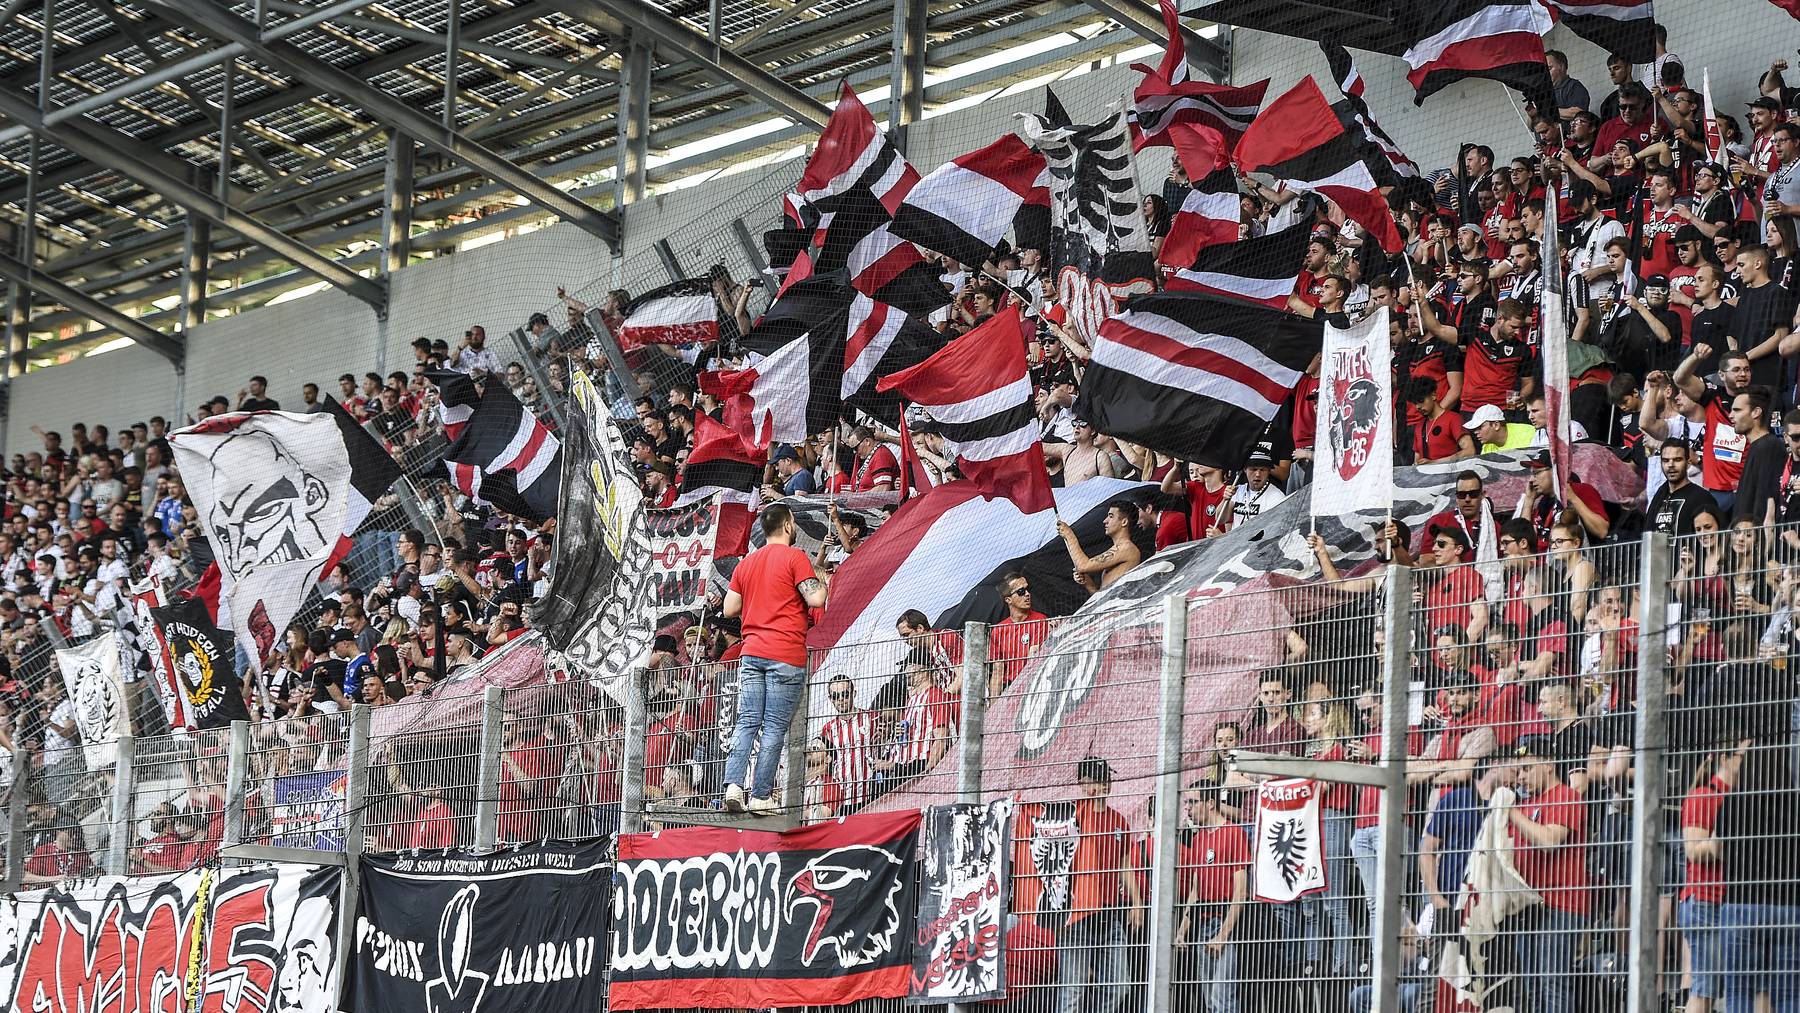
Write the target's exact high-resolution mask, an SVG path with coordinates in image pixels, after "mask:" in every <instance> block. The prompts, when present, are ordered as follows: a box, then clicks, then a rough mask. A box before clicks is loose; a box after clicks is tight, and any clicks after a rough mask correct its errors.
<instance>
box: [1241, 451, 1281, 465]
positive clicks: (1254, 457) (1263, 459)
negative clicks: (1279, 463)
mask: <svg viewBox="0 0 1800 1013" xmlns="http://www.w3.org/2000/svg"><path fill="white" fill-rule="evenodd" d="M1274 466H1275V462H1274V461H1273V460H1272V459H1271V458H1270V457H1269V452H1268V451H1266V450H1252V451H1251V452H1250V456H1249V457H1248V458H1246V459H1245V461H1244V467H1246V468H1273V467H1274Z"/></svg>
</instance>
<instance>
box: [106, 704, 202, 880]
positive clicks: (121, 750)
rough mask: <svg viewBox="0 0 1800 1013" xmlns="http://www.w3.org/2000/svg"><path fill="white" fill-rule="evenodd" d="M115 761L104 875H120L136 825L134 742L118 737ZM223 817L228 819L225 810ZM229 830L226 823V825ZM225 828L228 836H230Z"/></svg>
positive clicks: (124, 869)
mask: <svg viewBox="0 0 1800 1013" xmlns="http://www.w3.org/2000/svg"><path fill="white" fill-rule="evenodd" d="M116 749H117V756H118V762H117V763H115V764H114V766H113V794H112V823H111V825H110V827H109V828H108V829H107V836H106V874H107V875H109V876H123V875H125V872H126V867H125V862H126V856H128V855H130V854H131V827H132V824H133V823H135V822H136V815H137V814H136V813H134V812H132V799H133V796H134V795H136V794H137V740H136V739H134V738H132V737H131V736H130V735H121V736H119V739H118V742H117V744H116ZM225 818H226V820H227V821H229V820H230V819H231V812H230V810H229V809H227V810H226V815H225ZM226 826H227V828H229V827H230V824H229V822H228V823H227V824H226ZM229 832H230V831H229V829H227V834H229Z"/></svg>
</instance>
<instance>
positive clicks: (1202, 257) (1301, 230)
mask: <svg viewBox="0 0 1800 1013" xmlns="http://www.w3.org/2000/svg"><path fill="white" fill-rule="evenodd" d="M1172 234H1173V233H1171V235H1172ZM1311 240H1312V223H1311V221H1310V219H1309V220H1305V221H1297V222H1293V223H1291V224H1289V225H1288V226H1287V227H1286V228H1284V229H1279V230H1277V231H1275V232H1271V233H1269V234H1268V235H1263V236H1255V237H1252V238H1250V239H1242V240H1239V241H1237V242H1235V243H1225V244H1223V245H1219V246H1209V247H1207V248H1206V249H1204V250H1201V251H1200V253H1199V255H1198V256H1196V257H1194V258H1193V260H1191V261H1190V262H1189V263H1188V264H1186V265H1184V266H1182V267H1180V268H1177V269H1176V271H1175V274H1174V275H1173V276H1171V277H1170V278H1169V280H1168V287H1169V289H1170V290H1172V291H1178V292H1180V291H1185V292H1203V293H1206V294H1208V295H1217V296H1226V297H1229V298H1232V299H1242V300H1244V301H1246V302H1253V303H1256V304H1258V305H1261V306H1267V307H1269V308H1270V309H1276V310H1285V309H1287V305H1288V296H1290V295H1293V294H1294V290H1295V287H1296V285H1297V283H1298V281H1299V277H1300V272H1301V264H1302V262H1303V261H1304V260H1305V259H1306V244H1307V243H1308V242H1310V241H1311ZM1164 249H1165V250H1166V249H1167V247H1166V246H1165V247H1164ZM1165 263H1167V261H1166V260H1165ZM1102 333H1103V334H1104V333H1105V332H1104V330H1103V331H1102Z"/></svg>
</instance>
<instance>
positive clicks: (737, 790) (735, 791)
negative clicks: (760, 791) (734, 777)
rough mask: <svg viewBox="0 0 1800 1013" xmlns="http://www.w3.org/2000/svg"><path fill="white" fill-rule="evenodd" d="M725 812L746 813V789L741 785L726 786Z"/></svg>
mask: <svg viewBox="0 0 1800 1013" xmlns="http://www.w3.org/2000/svg"><path fill="white" fill-rule="evenodd" d="M725 811H726V812H728V813H741V812H743V811H744V787H743V785H739V784H728V785H726V786H725Z"/></svg>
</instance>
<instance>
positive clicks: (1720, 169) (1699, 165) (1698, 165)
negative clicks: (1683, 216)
mask: <svg viewBox="0 0 1800 1013" xmlns="http://www.w3.org/2000/svg"><path fill="white" fill-rule="evenodd" d="M1694 171H1695V172H1710V173H1712V174H1713V175H1714V176H1717V177H1718V178H1720V179H1724V178H1725V167H1724V166H1722V165H1720V164H1719V163H1717V162H1713V161H1708V160H1701V161H1699V162H1695V163H1694ZM1682 227H1683V228H1689V229H1691V228H1693V226H1692V225H1685V226H1682ZM1695 231H1698V230H1695Z"/></svg>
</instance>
